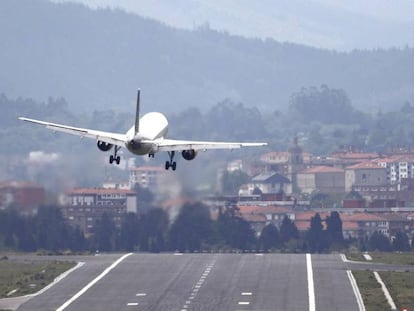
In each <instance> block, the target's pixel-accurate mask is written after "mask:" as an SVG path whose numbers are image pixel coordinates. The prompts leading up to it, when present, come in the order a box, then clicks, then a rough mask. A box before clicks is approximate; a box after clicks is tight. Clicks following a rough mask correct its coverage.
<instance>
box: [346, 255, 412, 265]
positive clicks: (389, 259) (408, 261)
mask: <svg viewBox="0 0 414 311" xmlns="http://www.w3.org/2000/svg"><path fill="white" fill-rule="evenodd" d="M368 254H369V255H370V256H371V257H372V262H378V263H386V264H395V265H414V252H410V253H383V252H369V253H368ZM345 255H346V258H348V259H349V260H353V261H367V260H366V259H365V258H364V256H363V255H364V253H361V252H349V253H346V254H345Z"/></svg>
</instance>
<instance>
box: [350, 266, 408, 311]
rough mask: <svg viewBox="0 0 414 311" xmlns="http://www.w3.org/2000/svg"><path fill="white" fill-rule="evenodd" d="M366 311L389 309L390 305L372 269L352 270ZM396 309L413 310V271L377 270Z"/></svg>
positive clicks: (387, 310)
mask: <svg viewBox="0 0 414 311" xmlns="http://www.w3.org/2000/svg"><path fill="white" fill-rule="evenodd" d="M352 274H353V275H354V277H355V279H356V282H357V284H358V287H359V290H360V292H361V295H362V299H363V300H364V305H365V308H366V310H367V311H382V310H384V311H385V310H386V311H389V310H390V307H389V305H388V303H387V300H386V299H385V296H384V294H383V292H382V290H381V286H380V284H379V283H378V282H377V280H376V279H375V277H374V274H373V272H372V271H352ZM379 274H380V276H381V279H382V281H383V282H384V283H385V286H386V287H387V289H388V291H389V292H390V294H391V297H392V298H393V300H394V302H395V304H396V305H397V309H398V310H403V309H404V308H406V309H407V310H414V273H413V272H379Z"/></svg>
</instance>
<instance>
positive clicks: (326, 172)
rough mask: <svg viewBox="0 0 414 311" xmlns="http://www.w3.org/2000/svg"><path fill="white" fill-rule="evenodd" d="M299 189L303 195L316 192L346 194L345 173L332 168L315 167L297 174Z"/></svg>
mask: <svg viewBox="0 0 414 311" xmlns="http://www.w3.org/2000/svg"><path fill="white" fill-rule="evenodd" d="M297 183H298V187H299V189H300V190H301V192H302V193H308V194H311V193H312V192H314V191H318V192H322V193H343V192H345V171H344V170H343V169H340V168H336V167H330V166H315V167H312V168H308V169H305V170H303V171H301V172H299V173H298V174H297Z"/></svg>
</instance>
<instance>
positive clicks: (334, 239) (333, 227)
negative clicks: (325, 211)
mask: <svg viewBox="0 0 414 311" xmlns="http://www.w3.org/2000/svg"><path fill="white" fill-rule="evenodd" d="M325 223H326V234H327V239H328V241H329V245H332V244H334V245H336V246H338V247H342V246H343V244H344V236H343V232H342V220H341V217H340V215H339V213H338V212H331V214H330V216H327V217H326V220H325Z"/></svg>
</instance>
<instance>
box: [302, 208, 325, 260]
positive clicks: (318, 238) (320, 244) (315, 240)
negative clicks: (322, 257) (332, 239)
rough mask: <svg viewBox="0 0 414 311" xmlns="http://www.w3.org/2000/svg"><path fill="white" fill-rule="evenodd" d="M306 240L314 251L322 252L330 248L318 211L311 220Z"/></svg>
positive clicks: (311, 250)
mask: <svg viewBox="0 0 414 311" xmlns="http://www.w3.org/2000/svg"><path fill="white" fill-rule="evenodd" d="M306 242H307V245H308V247H309V250H310V252H312V253H315V252H318V253H320V252H322V251H324V250H326V249H327V248H328V245H327V241H326V237H325V234H324V230H323V225H322V219H321V216H320V215H319V213H316V214H315V216H313V217H312V218H311V220H310V228H309V230H308V232H307V234H306Z"/></svg>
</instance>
